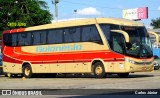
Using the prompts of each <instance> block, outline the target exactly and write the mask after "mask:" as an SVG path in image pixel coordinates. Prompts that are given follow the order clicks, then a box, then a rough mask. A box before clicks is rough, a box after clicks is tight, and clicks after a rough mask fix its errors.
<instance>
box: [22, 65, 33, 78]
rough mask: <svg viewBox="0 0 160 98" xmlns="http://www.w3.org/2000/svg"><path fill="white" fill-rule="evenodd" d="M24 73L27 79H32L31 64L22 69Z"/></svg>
mask: <svg viewBox="0 0 160 98" xmlns="http://www.w3.org/2000/svg"><path fill="white" fill-rule="evenodd" d="M22 73H23V76H24V77H25V78H31V77H32V68H31V65H30V64H26V65H24V66H23V68H22Z"/></svg>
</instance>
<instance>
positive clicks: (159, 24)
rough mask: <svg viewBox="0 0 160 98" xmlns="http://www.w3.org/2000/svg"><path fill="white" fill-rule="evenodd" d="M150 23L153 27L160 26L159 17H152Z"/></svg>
mask: <svg viewBox="0 0 160 98" xmlns="http://www.w3.org/2000/svg"><path fill="white" fill-rule="evenodd" d="M150 25H151V26H153V29H156V28H160V17H159V18H156V19H152V20H151V24H150Z"/></svg>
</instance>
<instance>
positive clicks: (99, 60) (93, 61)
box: [91, 58, 105, 71]
mask: <svg viewBox="0 0 160 98" xmlns="http://www.w3.org/2000/svg"><path fill="white" fill-rule="evenodd" d="M96 62H101V63H102V64H103V66H104V69H105V62H104V60H102V59H100V58H96V59H93V60H92V62H91V71H92V70H93V66H94V64H95V63H96Z"/></svg>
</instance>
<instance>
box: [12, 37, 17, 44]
mask: <svg viewBox="0 0 160 98" xmlns="http://www.w3.org/2000/svg"><path fill="white" fill-rule="evenodd" d="M12 46H17V34H12Z"/></svg>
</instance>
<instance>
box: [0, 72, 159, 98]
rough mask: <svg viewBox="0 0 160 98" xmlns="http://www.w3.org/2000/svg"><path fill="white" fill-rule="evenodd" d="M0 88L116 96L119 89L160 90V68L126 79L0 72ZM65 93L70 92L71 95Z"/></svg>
mask: <svg viewBox="0 0 160 98" xmlns="http://www.w3.org/2000/svg"><path fill="white" fill-rule="evenodd" d="M0 89H47V90H48V89H54V92H52V97H51V96H46V98H53V97H61V98H70V97H73V98H75V96H73V95H79V94H86V95H87V94H91V95H92V94H93V92H94V94H97V93H98V92H100V93H101V94H102V95H103V94H105V93H104V92H109V93H111V94H113V95H114V94H117V92H124V93H123V94H125V92H126V91H127V92H129V91H134V93H135V91H136V90H140V89H160V70H155V71H154V72H138V73H131V74H130V75H129V77H127V78H118V76H117V75H108V76H106V78H103V79H97V78H93V77H92V76H89V75H88V76H84V75H76V76H73V75H67V76H63V75H60V76H57V77H55V78H54V77H50V78H47V77H44V76H37V77H35V78H30V79H26V78H22V77H14V78H8V77H4V76H3V75H1V76H0ZM97 89H98V90H97ZM74 90H75V91H74ZM94 90H95V91H94ZM113 90H114V91H113ZM64 92H68V94H67V93H64ZM46 93H47V92H46ZM48 93H50V90H48ZM53 93H55V94H57V95H58V96H56V95H54V94H53ZM131 93H133V92H131ZM158 93H160V92H158ZM98 94H99V93H98ZM118 94H119V93H118ZM5 97H7V96H5ZM26 97H27V96H26ZM34 97H38V96H34ZM77 97H79V96H76V98H77ZM83 97H84V96H83ZM85 97H88V96H85ZM141 97H142V96H141ZM16 98H17V97H16ZM92 98H93V96H92Z"/></svg>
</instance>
